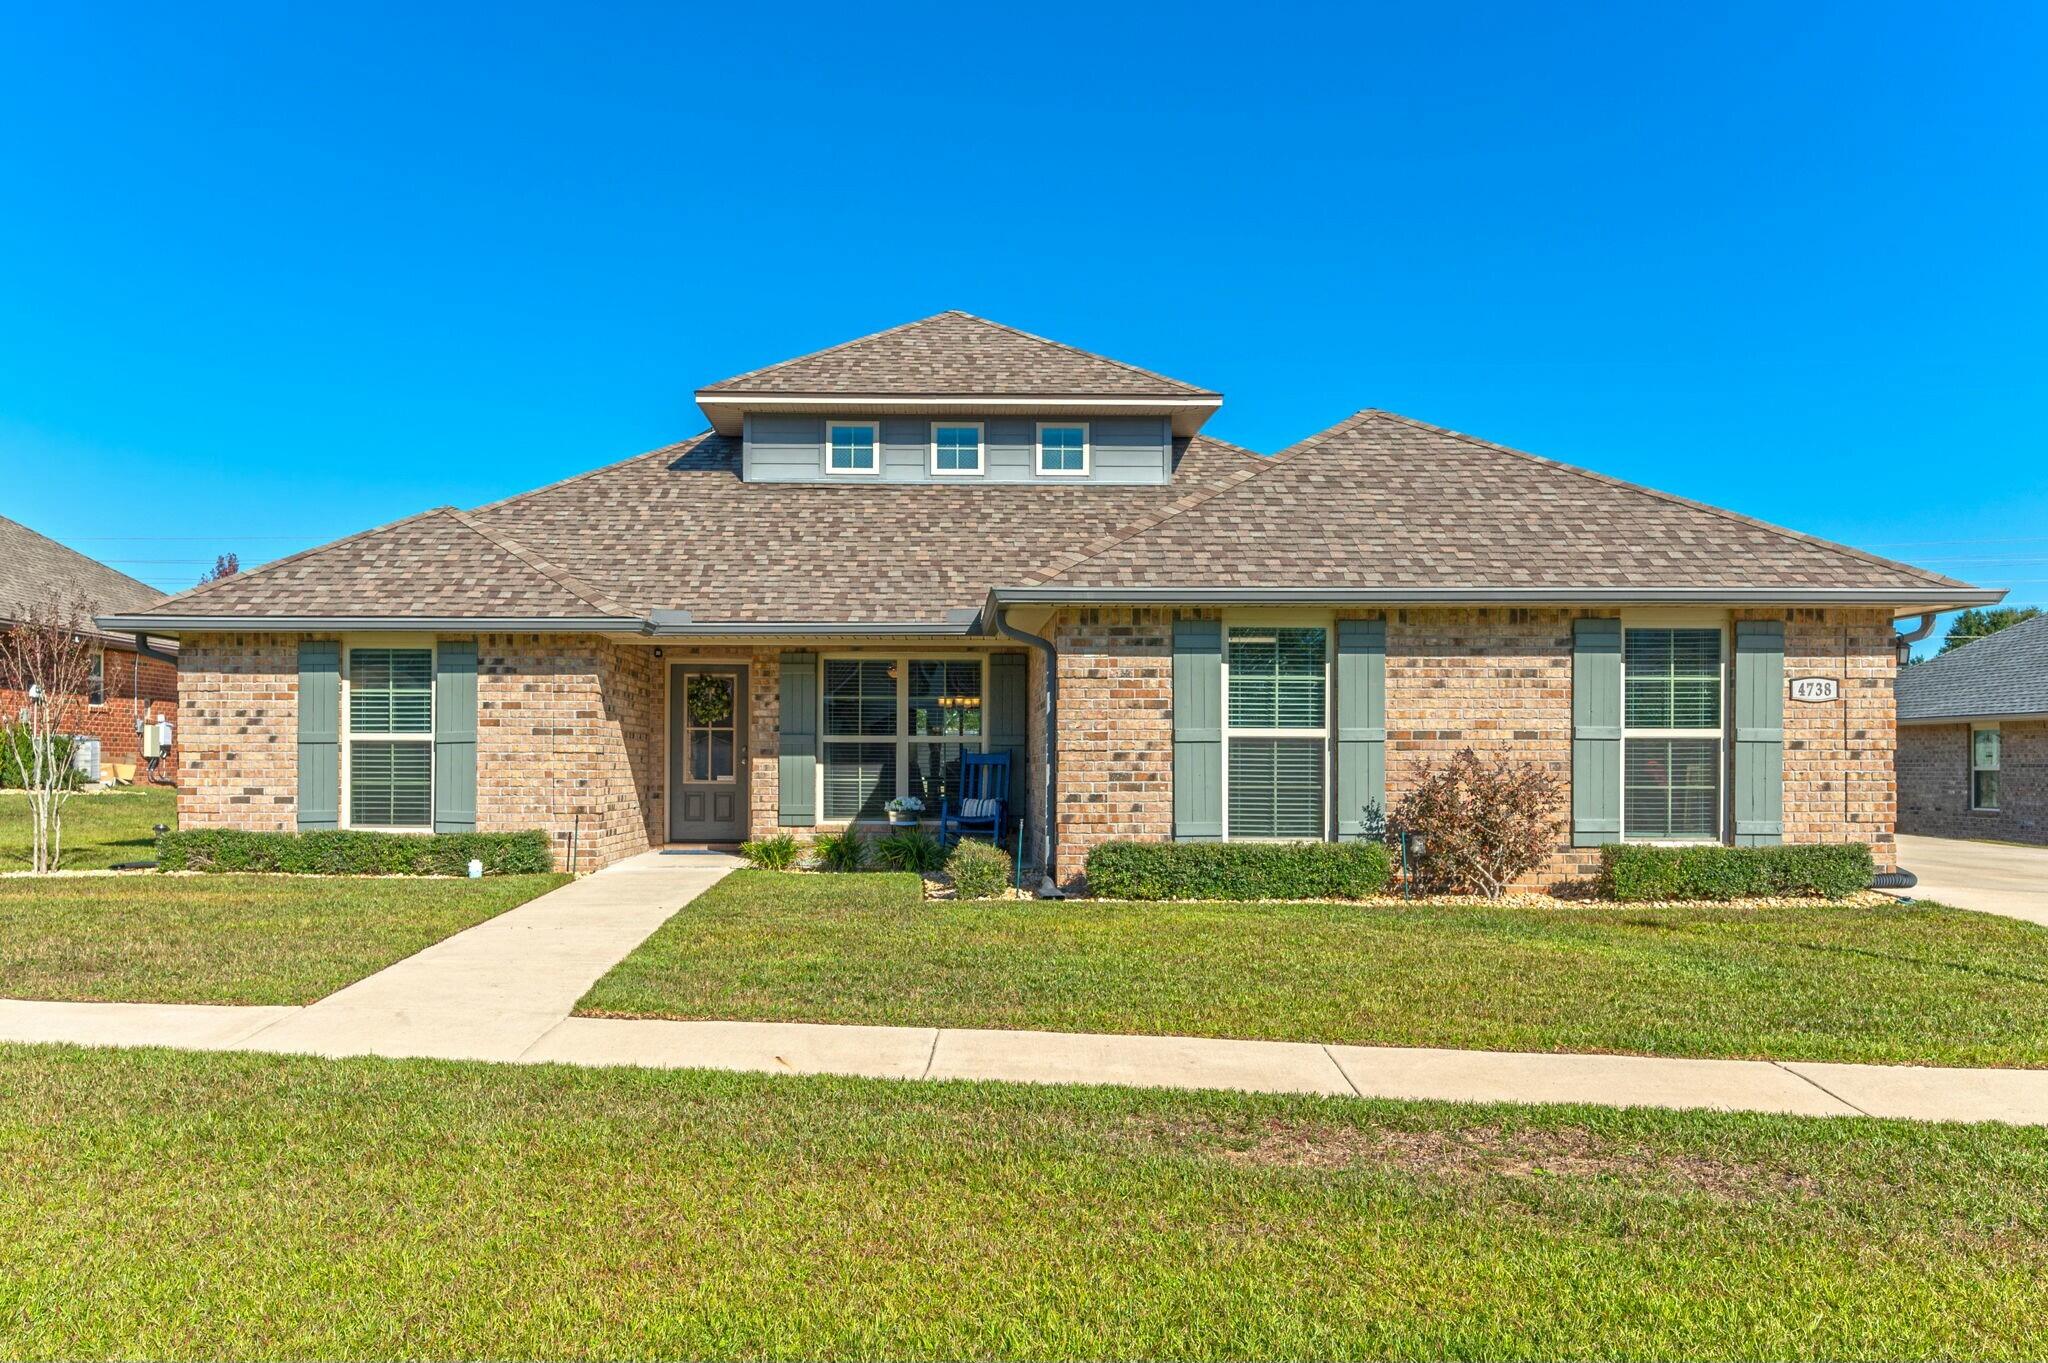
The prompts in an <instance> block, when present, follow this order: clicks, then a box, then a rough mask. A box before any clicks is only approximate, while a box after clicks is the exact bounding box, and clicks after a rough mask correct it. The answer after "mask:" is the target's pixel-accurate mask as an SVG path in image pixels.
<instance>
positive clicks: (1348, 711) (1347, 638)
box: [1337, 620, 1387, 842]
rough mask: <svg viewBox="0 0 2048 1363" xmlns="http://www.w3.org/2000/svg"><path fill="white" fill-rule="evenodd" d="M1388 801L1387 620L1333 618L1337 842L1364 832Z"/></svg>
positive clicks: (1350, 840)
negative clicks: (1368, 815) (1368, 814)
mask: <svg viewBox="0 0 2048 1363" xmlns="http://www.w3.org/2000/svg"><path fill="white" fill-rule="evenodd" d="M1386 800H1387V622H1386V621H1384V620H1339V621H1338V622H1337V840H1338V841H1339V842H1356V841H1358V840H1359V839H1360V838H1362V837H1364V836H1365V811H1366V809H1367V808H1368V807H1371V806H1379V807H1380V808H1381V809H1382V810H1384V808H1385V805H1386Z"/></svg>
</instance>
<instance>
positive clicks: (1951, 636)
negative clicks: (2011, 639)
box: [1941, 606, 2041, 653]
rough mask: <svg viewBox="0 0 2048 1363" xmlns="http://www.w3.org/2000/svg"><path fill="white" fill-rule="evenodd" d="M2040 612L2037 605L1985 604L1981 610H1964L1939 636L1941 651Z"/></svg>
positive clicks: (1983, 636)
mask: <svg viewBox="0 0 2048 1363" xmlns="http://www.w3.org/2000/svg"><path fill="white" fill-rule="evenodd" d="M2040 613H2041V608H2040V607H2039V606H1987V607H1985V608H1984V609H1983V610H1977V609H1975V608H1972V609H1970V610H1966V611H1964V612H1963V613H1962V614H1961V615H1958V616H1957V617H1956V618H1955V619H1954V620H1951V621H1950V622H1949V626H1948V633H1947V634H1944V635H1943V636H1942V637H1941V651H1942V652H1943V653H1947V652H1950V651H1951V650H1953V649H1958V648H1961V647H1962V646H1963V645H1964V644H1974V643H1976V642H1977V641H1978V640H1979V639H1988V638H1990V637H1991V636H1992V635H1994V634H1996V633H1998V631H2000V630H2002V629H2011V628H2012V627H2013V626H2014V625H2017V624H2019V623H2020V622H2021V621H2022V620H2031V619H2033V618H2034V617H2035V616H2037V615H2039V614H2040Z"/></svg>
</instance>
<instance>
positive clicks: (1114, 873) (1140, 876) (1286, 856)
mask: <svg viewBox="0 0 2048 1363" xmlns="http://www.w3.org/2000/svg"><path fill="white" fill-rule="evenodd" d="M1391 877H1392V865H1391V859H1390V858H1389V857H1388V855H1387V849H1386V848H1385V847H1384V846H1382V845H1381V844H1379V843H1376V842H1285V843H1267V842H1105V843H1099V844H1097V845H1096V847H1095V848H1094V850H1093V851H1091V852H1089V854H1088V889H1089V891H1090V892H1091V893H1093V894H1096V895H1099V896H1101V897H1102V898H1104V899H1229V900H1250V899H1369V898H1371V897H1372V896H1374V895H1377V894H1383V893H1385V892H1386V888H1387V882H1388V880H1389V879H1391Z"/></svg>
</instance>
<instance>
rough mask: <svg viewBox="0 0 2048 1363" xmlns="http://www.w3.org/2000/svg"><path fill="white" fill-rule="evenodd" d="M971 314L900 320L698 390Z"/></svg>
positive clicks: (949, 313)
mask: <svg viewBox="0 0 2048 1363" xmlns="http://www.w3.org/2000/svg"><path fill="white" fill-rule="evenodd" d="M971 316H973V314H972V313H966V312H961V311H960V310H959V309H958V308H948V309H947V310H946V311H944V312H935V313H933V314H932V315H931V316H929V317H918V318H913V319H912V320H911V321H908V322H898V323H897V324H896V325H895V326H893V327H883V328H882V329H881V330H880V331H870V332H868V333H867V334H865V335H862V336H855V337H852V338H850V339H848V340H844V341H840V342H839V343H838V344H836V345H828V346H823V347H820V348H819V349H817V350H806V351H805V352H804V353H803V354H801V355H791V356H790V357H789V358H788V359H783V360H777V361H775V362H774V363H773V364H764V365H759V366H757V367H755V368H753V369H749V370H747V371H746V372H745V373H744V374H734V375H733V376H732V377H731V378H726V379H719V380H717V381H716V382H714V383H707V384H705V385H704V387H703V388H702V389H700V390H698V391H700V392H709V391H711V390H712V389H714V388H723V387H725V386H727V385H728V384H734V383H738V382H739V381H740V380H742V379H751V378H756V377H758V376H760V375H762V374H765V373H767V372H768V371H769V370H771V369H780V368H782V367H783V366H784V365H789V364H797V363H800V362H801V361H804V360H815V359H817V358H818V357H819V356H821V355H830V354H831V353H832V352H833V351H835V350H844V349H846V348H847V347H848V346H850V345H859V344H860V343H861V342H862V341H879V340H880V339H881V338H882V337H884V336H894V335H895V334H896V333H897V332H899V331H908V330H910V329H911V328H912V327H921V326H924V325H925V324H926V323H928V322H936V321H938V320H939V319H940V318H941V317H971ZM976 320H977V321H979V320H983V319H979V318H977V319H976Z"/></svg>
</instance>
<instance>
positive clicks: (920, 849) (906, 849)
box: [875, 828, 946, 875]
mask: <svg viewBox="0 0 2048 1363" xmlns="http://www.w3.org/2000/svg"><path fill="white" fill-rule="evenodd" d="M875 857H876V858H877V859H878V860H879V861H880V862H881V863H882V865H883V866H885V867H887V868H888V869H889V870H891V871H915V872H917V873H918V874H919V875H923V874H924V873H925V872H926V871H936V870H938V869H939V867H941V866H943V865H945V864H946V849H945V847H944V846H943V845H942V844H941V843H940V842H939V840H938V839H937V838H935V837H933V836H932V835H931V834H929V833H927V832H925V831H924V830H923V829H922V828H906V829H903V830H902V831H901V832H897V833H891V834H890V835H889V836H888V837H886V838H882V839H880V840H879V841H877V842H876V843H875Z"/></svg>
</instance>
